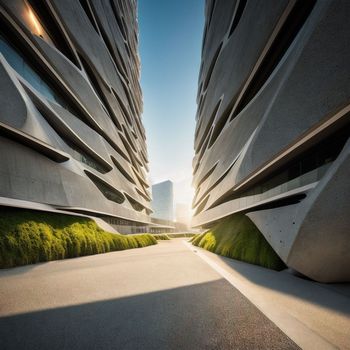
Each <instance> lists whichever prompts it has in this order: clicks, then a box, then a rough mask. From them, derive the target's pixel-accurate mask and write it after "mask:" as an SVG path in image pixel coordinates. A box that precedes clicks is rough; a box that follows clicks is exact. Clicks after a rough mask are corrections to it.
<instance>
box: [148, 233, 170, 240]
mask: <svg viewBox="0 0 350 350" xmlns="http://www.w3.org/2000/svg"><path fill="white" fill-rule="evenodd" d="M152 236H153V237H154V238H155V239H156V240H157V241H169V240H170V237H169V235H167V234H166V233H152Z"/></svg>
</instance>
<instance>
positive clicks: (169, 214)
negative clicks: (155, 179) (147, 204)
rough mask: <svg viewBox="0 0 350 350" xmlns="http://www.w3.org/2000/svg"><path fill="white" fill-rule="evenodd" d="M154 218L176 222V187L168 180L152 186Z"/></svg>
mask: <svg viewBox="0 0 350 350" xmlns="http://www.w3.org/2000/svg"><path fill="white" fill-rule="evenodd" d="M152 209H153V214H152V217H153V218H156V219H161V220H163V221H168V222H174V221H175V218H174V214H175V213H174V210H175V208H174V186H173V183H172V182H171V181H170V180H166V181H163V182H160V183H157V184H154V185H153V186H152Z"/></svg>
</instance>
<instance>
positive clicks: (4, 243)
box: [0, 208, 157, 268]
mask: <svg viewBox="0 0 350 350" xmlns="http://www.w3.org/2000/svg"><path fill="white" fill-rule="evenodd" d="M153 244H157V241H156V239H155V238H154V237H152V236H151V235H149V234H141V235H121V234H113V233H110V232H106V231H104V230H103V229H101V228H100V227H99V226H98V225H97V224H96V222H95V221H93V220H92V219H89V218H85V217H78V216H70V215H63V214H56V213H47V212H40V211H33V210H24V209H14V208H1V209H0V268H8V267H13V266H19V265H26V264H35V263H37V262H43V261H50V260H58V259H65V258H74V257H78V256H84V255H91V254H98V253H106V252H110V251H116V250H124V249H130V248H140V247H146V246H148V245H153Z"/></svg>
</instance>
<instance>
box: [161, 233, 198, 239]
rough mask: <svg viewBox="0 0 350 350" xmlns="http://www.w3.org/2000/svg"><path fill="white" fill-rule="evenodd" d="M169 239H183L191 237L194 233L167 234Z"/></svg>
mask: <svg viewBox="0 0 350 350" xmlns="http://www.w3.org/2000/svg"><path fill="white" fill-rule="evenodd" d="M167 235H168V236H169V237H170V238H183V237H193V236H194V235H195V233H191V232H184V233H167Z"/></svg>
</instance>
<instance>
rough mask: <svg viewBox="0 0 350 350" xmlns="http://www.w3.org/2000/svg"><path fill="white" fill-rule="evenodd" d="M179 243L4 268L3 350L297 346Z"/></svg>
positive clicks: (0, 282)
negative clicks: (8, 268)
mask: <svg viewBox="0 0 350 350" xmlns="http://www.w3.org/2000/svg"><path fill="white" fill-rule="evenodd" d="M296 348H298V347H297V345H296V344H295V343H294V342H293V341H291V339H290V338H288V337H287V336H286V335H285V334H284V333H283V332H282V331H281V330H280V329H279V328H278V327H277V326H276V325H275V324H274V323H273V322H271V321H270V320H269V319H268V318H267V317H266V316H265V315H264V314H263V313H262V312H260V311H259V310H258V308H256V307H255V306H254V305H253V304H252V303H251V302H250V301H248V299H246V297H244V296H243V295H242V294H241V293H240V292H239V291H238V290H237V289H236V288H235V287H233V286H232V284H230V283H229V282H228V281H227V280H226V279H224V278H223V277H222V276H221V275H220V274H219V273H218V272H216V271H215V270H214V269H213V268H212V267H210V266H209V265H208V263H207V262H205V261H204V260H203V259H202V258H201V257H199V256H198V254H197V253H195V252H193V251H192V250H190V249H189V248H188V247H186V245H185V244H184V243H183V241H182V240H181V239H175V240H172V241H168V242H161V243H160V244H158V245H157V246H152V247H147V248H143V249H135V250H128V251H123V252H114V253H108V254H102V255H94V256H89V257H83V258H77V259H71V260H65V261H55V262H49V263H44V264H37V265H32V266H26V267H21V268H15V269H10V270H2V271H0V349H2V350H5V349H16V350H18V349H123V350H124V349H133V350H134V349H146V350H147V349H157V350H159V349H190V350H195V349H200V350H202V349H296Z"/></svg>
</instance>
